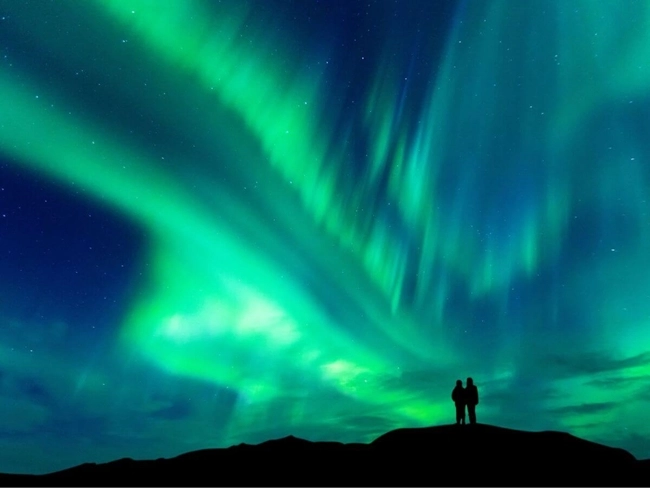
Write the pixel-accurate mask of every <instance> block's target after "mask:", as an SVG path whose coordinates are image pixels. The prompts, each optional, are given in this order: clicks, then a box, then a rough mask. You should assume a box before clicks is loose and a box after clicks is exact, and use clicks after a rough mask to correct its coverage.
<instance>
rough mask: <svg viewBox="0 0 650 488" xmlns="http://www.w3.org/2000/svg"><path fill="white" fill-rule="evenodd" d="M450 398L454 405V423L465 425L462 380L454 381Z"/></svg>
mask: <svg viewBox="0 0 650 488" xmlns="http://www.w3.org/2000/svg"><path fill="white" fill-rule="evenodd" d="M451 399H452V400H453V401H454V404H455V405H456V423H457V424H459V425H460V424H463V425H465V388H463V382H462V381H460V380H457V381H456V387H455V388H454V389H453V390H452V392H451Z"/></svg>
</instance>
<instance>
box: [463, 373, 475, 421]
mask: <svg viewBox="0 0 650 488" xmlns="http://www.w3.org/2000/svg"><path fill="white" fill-rule="evenodd" d="M465 401H466V402H467V413H468V414H469V423H470V424H475V423H476V405H478V388H476V385H475V384H474V380H473V379H472V378H467V386H466V387H465Z"/></svg>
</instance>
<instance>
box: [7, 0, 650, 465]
mask: <svg viewBox="0 0 650 488" xmlns="http://www.w3.org/2000/svg"><path fill="white" fill-rule="evenodd" d="M649 33H650V4H648V2H645V1H640V0H639V1H637V0H627V1H626V2H616V1H613V0H605V1H601V2H592V1H591V0H566V1H564V0H563V1H560V0H557V1H549V0H530V1H527V2H525V3H524V2H519V1H516V0H494V1H489V2H488V1H471V2H463V1H458V2H455V1H440V2H438V3H435V2H430V1H424V0H422V1H419V0H411V1H409V2H393V1H390V2H389V1H375V2H363V3H359V2H349V1H347V2H343V1H341V2H339V1H332V2H329V3H326V4H322V3H318V2H315V3H313V2H312V3H309V5H307V4H306V3H298V4H295V5H294V4H292V3H290V2H285V1H281V0H269V1H264V2H257V1H249V2H246V1H243V0H238V1H224V2H218V3H217V2H211V1H205V0H204V1H200V0H165V1H164V2H160V1H159V0H133V1H130V0H129V1H127V0H96V1H88V2H84V3H78V2H72V1H71V0H61V1H55V2H52V3H48V4H44V3H42V2H28V1H25V2H19V3H17V2H10V1H8V0H6V1H5V0H0V48H2V52H0V55H1V56H2V58H1V59H0V61H1V62H2V65H1V67H0V98H1V99H2V103H1V104H0V188H2V190H1V191H0V214H2V219H1V222H0V225H1V227H0V239H1V240H0V245H2V247H4V249H5V251H4V252H3V254H2V257H1V258H0V280H1V281H0V292H3V296H4V298H0V352H1V354H0V444H2V446H3V448H4V447H6V446H13V445H15V444H16V442H18V441H20V443H21V445H23V446H25V447H21V448H20V449H17V450H12V454H10V455H7V457H6V458H5V459H0V471H4V472H44V471H51V470H53V469H61V468H65V467H68V466H70V465H72V464H76V463H81V462H86V461H107V460H111V459H115V458H118V457H124V456H131V457H134V458H146V457H160V456H170V455H175V454H178V453H181V452H184V451H187V450H190V449H200V448H204V447H209V446H226V445H230V444H233V443H239V442H259V441H262V440H265V439H268V438H275V437H280V436H284V435H289V434H293V435H297V436H301V437H305V438H309V439H312V440H325V439H327V440H341V441H369V440H371V439H373V438H374V437H376V436H378V435H380V434H381V433H383V432H385V431H386V430H388V429H392V428H396V427H401V426H420V425H434V424H441V423H448V422H451V421H453V415H454V413H453V405H450V403H451V402H450V400H449V393H450V391H451V389H452V388H453V386H454V383H455V380H456V379H457V378H465V377H467V376H473V377H474V379H475V382H476V383H477V385H478V387H479V390H480V392H481V398H482V400H481V405H480V409H479V412H478V415H479V422H486V423H492V424H498V425H503V426H508V427H514V428H522V429H530V430H541V429H554V430H566V431H569V432H571V433H573V434H574V435H578V436H581V437H585V438H588V439H592V440H597V441H600V442H604V443H607V444H609V445H616V446H620V447H624V448H626V449H628V450H630V451H631V452H632V453H633V454H635V455H637V456H640V457H649V456H650V449H649V448H648V445H647V443H646V441H645V437H646V436H647V435H649V434H650V430H648V428H647V426H646V425H645V418H646V415H645V412H646V411H647V409H648V408H649V407H650V405H648V402H649V401H650V396H649V395H648V393H647V391H648V386H650V382H649V381H648V376H647V371H648V366H649V365H650V354H649V353H650V351H649V349H648V340H650V327H649V326H650V277H649V275H648V273H647V272H646V271H645V270H647V269H648V266H649V265H650V257H649V256H650V252H648V249H649V248H650V217H649V215H650V214H649V212H648V211H649V206H648V197H649V193H650V171H649V170H648V165H647V158H648V157H649V156H650V143H649V142H647V141H648V138H647V134H648V130H649V129H650V118H649V117H648V110H649V108H650V107H649V105H648V103H649V100H650V98H649V97H650V61H648V60H650V34H649ZM82 218H83V219H85V220H82ZM91 221H92V223H91ZM87 242H93V243H94V244H87ZM37 263H38V264H37ZM3 269H4V270H5V271H4V272H3V271H2V270H3ZM30 270H31V271H30ZM61 270H64V271H61ZM98 270H103V271H102V272H103V274H101V273H99V271H98ZM68 273H70V276H73V275H76V276H75V277H74V278H73V279H72V280H70V279H68V278H65V276H68ZM90 276H92V277H93V278H92V279H91V278H86V277H90ZM43 297H45V298H43ZM87 445H92V446H93V447H92V448H91V449H90V451H88V450H87V449H86V447H84V449H82V446H87ZM12 449H13V448H12ZM53 449H56V452H57V454H56V455H52V456H45V457H47V459H40V457H41V455H39V456H37V457H38V459H37V460H34V456H35V455H34V453H35V452H47V451H49V450H53ZM89 453H90V454H89ZM89 455H90V456H91V458H92V459H89V458H88V456H89ZM83 456H85V457H83Z"/></svg>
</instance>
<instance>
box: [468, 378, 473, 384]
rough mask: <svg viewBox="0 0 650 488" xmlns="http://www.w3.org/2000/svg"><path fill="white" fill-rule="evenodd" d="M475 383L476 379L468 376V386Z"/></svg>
mask: <svg viewBox="0 0 650 488" xmlns="http://www.w3.org/2000/svg"><path fill="white" fill-rule="evenodd" d="M473 384H474V380H473V379H472V378H467V386H472V385H473Z"/></svg>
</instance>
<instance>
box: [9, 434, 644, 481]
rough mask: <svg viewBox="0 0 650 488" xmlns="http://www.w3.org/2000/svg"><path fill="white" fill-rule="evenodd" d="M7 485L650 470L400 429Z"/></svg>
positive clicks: (503, 477) (515, 437)
mask: <svg viewBox="0 0 650 488" xmlns="http://www.w3.org/2000/svg"><path fill="white" fill-rule="evenodd" d="M0 484H2V485H4V486H7V485H11V486H120V485H122V486H152V485H157V486H220V485H221V486H238V485H239V486H325V485H327V486H370V485H373V486H436V485H438V486H493V485H500V486H504V485H511V486H515V485H516V486H541V485H545V486H553V485H556V486H585V485H589V486H650V463H648V462H646V461H637V460H636V459H635V458H634V456H632V455H631V454H630V453H628V452H627V451H625V450H622V449H616V448H611V447H607V446H603V445H600V444H596V443H593V442H589V441H585V440H583V439H579V438H577V437H574V436H571V435H569V434H566V433H561V432H523V431H518V430H512V429H504V428H500V427H493V426H489V425H481V424H479V425H474V426H471V425H467V426H456V425H449V426H439V427H428V428H413V429H398V430H394V431H391V432H388V433H387V434H384V435H382V436H380V437H379V438H377V439H376V440H374V441H373V442H371V443H370V444H341V443H338V442H310V441H306V440H303V439H298V438H295V437H292V436H290V437H286V438H284V439H278V440H272V441H268V442H264V443H262V444H258V445H247V444H240V445H238V446H233V447H230V448H226V449H206V450H201V451H194V452H189V453H187V454H183V455H181V456H177V457H175V458H171V459H158V460H152V461H134V460H132V459H121V460H118V461H114V462H111V463H106V464H83V465H80V466H76V467H74V468H70V469H67V470H64V471H59V472H56V473H52V474H48V475H42V476H19V475H0Z"/></svg>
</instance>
